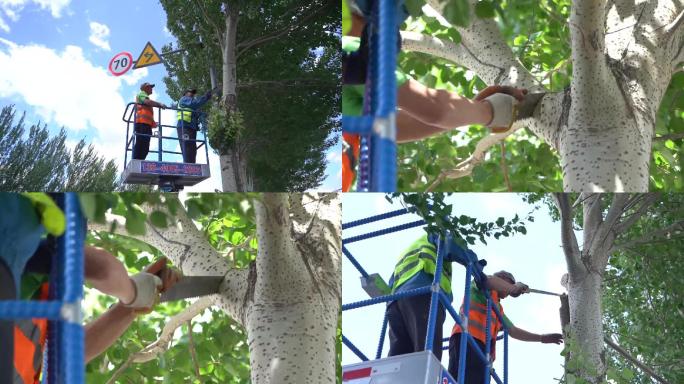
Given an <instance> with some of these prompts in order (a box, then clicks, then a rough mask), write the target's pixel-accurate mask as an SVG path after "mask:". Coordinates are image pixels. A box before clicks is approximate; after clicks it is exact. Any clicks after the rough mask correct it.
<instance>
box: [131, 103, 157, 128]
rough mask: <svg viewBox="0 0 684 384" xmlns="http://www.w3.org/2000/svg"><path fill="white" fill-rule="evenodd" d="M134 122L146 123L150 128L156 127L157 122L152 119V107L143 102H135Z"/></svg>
mask: <svg viewBox="0 0 684 384" xmlns="http://www.w3.org/2000/svg"><path fill="white" fill-rule="evenodd" d="M137 101H138V100H137V98H136V102H137ZM135 122H136V123H141V124H147V125H149V126H150V127H152V128H154V127H156V126H157V123H156V122H155V121H154V112H153V111H152V107H150V106H149V105H145V104H143V103H136V108H135Z"/></svg>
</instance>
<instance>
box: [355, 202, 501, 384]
mask: <svg viewBox="0 0 684 384" xmlns="http://www.w3.org/2000/svg"><path fill="white" fill-rule="evenodd" d="M409 213H412V211H411V210H410V209H407V208H402V209H398V210H395V211H391V212H387V213H384V214H380V215H375V216H371V217H368V218H365V219H360V220H355V221H352V222H349V223H343V224H342V229H343V230H344V229H349V228H353V227H358V226H361V225H365V224H369V223H374V222H378V221H381V220H384V219H388V218H392V217H397V216H401V215H405V214H409ZM425 224H426V222H425V221H424V220H417V221H413V222H410V223H406V224H401V225H396V226H393V227H388V228H385V229H382V230H377V231H373V232H369V233H365V234H362V235H358V236H353V237H349V238H346V239H345V238H343V239H342V252H343V253H344V255H345V256H346V257H347V259H348V260H349V261H350V262H351V264H352V265H353V266H354V267H355V268H356V269H357V270H358V271H359V273H360V274H361V275H362V276H364V277H368V272H367V271H366V270H364V269H363V267H362V266H361V264H360V263H359V262H358V260H356V258H355V257H354V256H353V255H352V253H351V252H350V251H349V249H347V245H349V244H351V243H354V242H358V241H362V240H366V239H370V238H374V237H378V236H383V235H387V234H390V233H394V232H399V231H402V230H405V229H409V228H414V227H420V226H424V225H425ZM442 243H443V240H442V238H440V240H439V241H438V244H437V265H436V268H435V277H434V279H433V281H432V285H430V286H425V287H420V288H416V289H411V290H408V291H403V292H396V293H392V294H389V295H383V296H378V297H374V298H371V299H367V300H361V301H356V302H352V303H348V304H343V305H342V311H348V310H352V309H357V308H363V307H366V306H370V305H374V304H379V303H386V302H389V301H393V300H397V299H401V298H405V297H410V296H416V295H423V294H427V293H429V294H430V295H431V299H430V313H429V316H428V328H427V336H426V338H425V348H424V350H426V351H431V350H432V347H433V340H434V335H435V325H436V321H437V309H438V304H441V305H442V306H444V308H445V309H446V311H447V312H448V313H449V315H451V317H452V318H453V319H454V321H456V323H457V324H458V325H459V326H460V327H461V329H462V332H463V333H462V335H465V336H466V337H461V343H460V345H459V349H460V354H459V362H458V367H459V370H458V378H457V380H458V382H459V383H463V382H464V380H465V369H464V367H465V359H466V353H467V351H468V349H467V348H466V342H467V343H469V344H470V345H471V347H472V349H473V350H474V351H476V355H477V358H478V359H480V360H482V361H484V362H485V376H484V377H485V383H486V384H489V383H490V379H491V378H492V377H493V378H494V381H496V382H497V383H498V384H508V327H507V326H506V324H505V323H503V322H502V324H503V336H500V337H498V338H497V340H499V339H503V341H504V361H503V371H504V377H503V380H501V378H500V377H499V376H498V374H497V373H496V372H495V370H494V368H493V367H492V363H491V359H490V353H491V351H490V344H491V343H490V326H491V320H492V310H493V311H494V313H495V314H496V316H497V318H498V319H503V316H501V313H500V311H499V309H498V307H497V306H495V305H493V300H492V298H491V295H490V293H489V290H487V289H486V287H485V286H484V284H483V283H484V281H485V279H486V275H485V274H484V272H483V271H482V268H483V263H480V262H479V260H478V259H477V256H476V255H475V253H473V252H469V255H470V256H469V257H468V259H467V260H459V263H460V264H462V265H464V266H465V269H466V275H465V291H464V299H463V314H464V315H463V316H461V315H460V314H459V313H458V312H456V310H455V309H454V307H453V306H452V304H451V302H450V300H449V298H448V296H447V294H446V293H445V292H444V291H443V290H442V288H441V287H440V284H439V276H441V275H442V266H443V260H444V254H445V250H444V248H445V247H444V246H442ZM471 278H474V279H475V281H476V283H477V284H478V286H479V287H480V288H481V290H482V291H483V292H484V294H485V297H486V298H487V321H486V331H485V335H486V342H485V348H486V349H485V351H482V350H481V349H480V347H479V346H478V345H477V343H476V342H475V339H474V338H473V337H472V336H471V335H470V333H469V332H468V326H467V324H468V316H467V314H468V311H469V309H470V285H471ZM387 323H388V320H387V315H386V314H385V316H384V319H383V323H382V327H381V332H380V341H379V343H378V348H377V350H376V354H375V359H376V360H377V359H380V358H381V356H382V347H383V344H384V339H385V334H386V332H387ZM342 331H343V334H342V342H343V344H344V345H345V346H347V348H349V349H350V350H351V351H352V352H353V353H354V354H355V355H356V356H357V357H359V358H360V359H361V360H362V361H368V360H369V359H368V357H367V356H366V355H364V354H363V352H361V351H360V350H359V349H358V348H357V347H356V346H355V345H354V344H353V343H352V342H351V340H349V339H348V338H347V337H346V336H345V335H344V326H343V329H342ZM448 340H449V339H448V338H444V339H442V343H444V342H445V341H448ZM442 348H443V349H446V348H444V347H442Z"/></svg>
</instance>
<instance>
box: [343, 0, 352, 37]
mask: <svg viewBox="0 0 684 384" xmlns="http://www.w3.org/2000/svg"><path fill="white" fill-rule="evenodd" d="M350 29H351V12H349V6H348V5H347V0H342V34H343V35H346V34H347V33H348V32H349V30H350Z"/></svg>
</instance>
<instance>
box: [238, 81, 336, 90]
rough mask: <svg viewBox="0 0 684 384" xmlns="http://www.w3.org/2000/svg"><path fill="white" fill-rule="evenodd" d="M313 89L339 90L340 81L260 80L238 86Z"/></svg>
mask: <svg viewBox="0 0 684 384" xmlns="http://www.w3.org/2000/svg"><path fill="white" fill-rule="evenodd" d="M263 86H268V87H311V88H337V87H339V86H340V83H339V81H338V82H334V81H324V80H317V79H291V80H260V81H247V82H241V83H239V84H238V86H237V87H238V88H251V87H263Z"/></svg>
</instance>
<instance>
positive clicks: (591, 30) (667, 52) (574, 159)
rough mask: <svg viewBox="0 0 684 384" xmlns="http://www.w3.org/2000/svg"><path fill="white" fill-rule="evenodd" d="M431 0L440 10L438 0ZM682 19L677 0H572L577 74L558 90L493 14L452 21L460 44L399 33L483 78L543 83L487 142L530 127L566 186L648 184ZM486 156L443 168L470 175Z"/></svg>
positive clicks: (682, 44) (412, 46)
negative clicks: (523, 58) (515, 48)
mask: <svg viewBox="0 0 684 384" xmlns="http://www.w3.org/2000/svg"><path fill="white" fill-rule="evenodd" d="M427 3H428V4H429V5H430V6H431V7H432V8H433V9H435V10H436V11H437V12H438V13H440V12H441V9H442V8H441V7H442V4H440V1H439V0H428V1H427ZM471 3H472V4H474V3H475V0H471ZM472 9H474V7H472V6H471V11H472ZM683 19H684V2H682V1H681V0H661V1H655V0H650V1H645V2H641V3H638V4H637V3H635V2H633V1H629V0H609V1H606V0H574V1H573V4H572V13H571V16H570V19H569V21H568V23H569V26H570V30H571V49H572V62H573V76H572V80H571V85H570V87H569V88H568V89H566V90H565V92H559V93H550V92H546V91H545V89H544V87H543V86H541V85H540V84H539V82H538V81H537V80H536V79H535V77H534V76H533V75H532V74H531V73H530V72H529V71H528V70H527V69H525V68H524V67H523V65H522V64H521V63H520V62H519V61H518V60H517V59H516V58H515V56H514V55H513V52H512V50H511V49H510V47H509V46H508V45H507V44H506V42H505V41H504V39H503V38H502V36H501V33H500V31H499V30H498V27H497V25H496V23H495V22H494V21H493V20H492V19H478V18H477V17H476V16H475V15H474V14H473V15H471V20H473V21H472V22H471V24H470V25H469V26H468V27H467V28H457V29H458V31H459V33H460V34H461V38H462V42H461V43H460V44H458V45H456V44H453V43H451V42H448V41H443V40H440V39H438V38H435V37H431V36H421V35H420V34H416V33H403V32H402V41H403V49H405V50H412V51H417V52H423V53H427V54H431V55H434V56H438V57H441V58H444V59H447V60H450V61H453V62H455V63H457V64H460V65H463V66H465V67H467V68H469V69H471V70H472V71H473V72H475V73H476V74H477V75H478V76H480V78H482V79H483V80H484V81H485V83H487V84H490V85H491V84H506V85H513V86H517V87H524V88H528V89H529V90H531V91H532V92H533V93H542V95H534V94H533V95H530V96H528V97H530V98H534V100H533V104H534V105H532V108H529V107H530V106H529V105H528V108H527V109H528V110H529V113H526V114H524V115H523V116H519V117H520V119H519V120H518V121H517V122H516V123H515V124H514V125H513V129H512V130H511V131H509V132H508V133H505V134H498V135H493V136H494V137H495V138H496V140H489V141H490V142H494V143H487V144H486V145H487V146H488V147H491V146H492V145H494V144H495V142H498V141H501V140H503V139H504V138H505V137H507V136H508V135H510V134H512V133H513V132H515V131H516V130H518V129H520V128H522V127H528V128H529V129H530V130H531V131H532V132H533V133H534V134H536V135H537V136H539V137H540V138H542V139H544V140H545V141H546V142H547V143H548V144H549V145H550V146H551V147H552V148H554V149H555V150H556V151H557V152H558V154H559V156H560V163H561V164H560V165H561V167H562V171H563V186H564V190H566V191H568V192H571V191H572V192H602V191H611V192H621V191H628V192H646V191H647V190H648V180H649V163H650V158H651V144H652V141H653V136H654V129H655V119H656V112H657V110H658V107H659V106H660V102H661V100H662V97H663V95H664V93H665V90H666V89H667V86H668V84H669V82H670V79H671V78H672V75H673V74H674V73H675V72H677V71H680V70H682V69H683V68H682V65H681V63H682V61H684V22H683V21H682V20H683ZM441 20H442V23H443V24H447V25H448V22H446V20H444V18H441ZM540 96H541V97H540ZM482 159H483V156H478V157H472V158H470V159H468V160H467V161H466V162H464V163H462V164H459V168H460V169H459V170H456V171H457V172H452V174H451V175H448V174H447V175H445V177H462V176H465V175H468V174H470V171H471V170H472V166H473V165H474V164H476V163H479V162H481V161H482Z"/></svg>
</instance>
